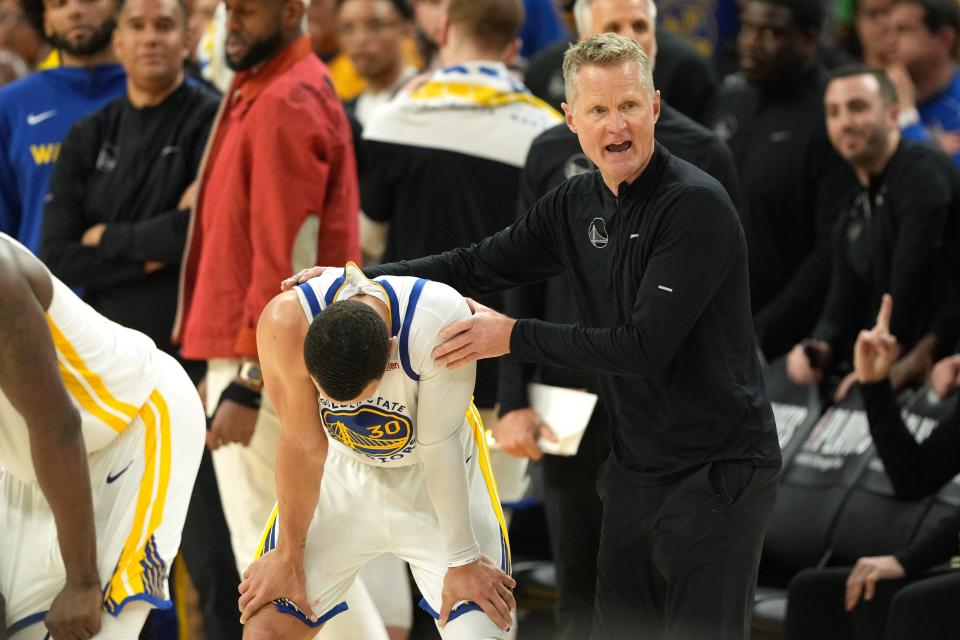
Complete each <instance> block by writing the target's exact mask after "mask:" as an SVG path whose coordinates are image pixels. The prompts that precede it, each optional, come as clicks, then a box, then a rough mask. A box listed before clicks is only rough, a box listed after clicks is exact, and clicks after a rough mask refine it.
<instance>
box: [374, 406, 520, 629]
mask: <svg viewBox="0 0 960 640" xmlns="http://www.w3.org/2000/svg"><path fill="white" fill-rule="evenodd" d="M474 424H475V425H476V429H473V426H474ZM470 426H471V433H469V434H467V435H466V436H465V438H464V447H465V451H464V460H468V461H469V462H468V463H467V464H468V471H467V473H468V482H469V485H468V486H469V497H468V500H469V504H470V511H471V521H472V523H473V527H474V537H475V539H476V540H477V543H478V544H479V546H480V553H481V554H483V555H484V556H486V557H488V558H489V559H491V560H492V561H493V562H494V563H495V564H497V565H498V566H500V567H501V568H502V569H503V570H504V571H505V572H507V573H510V546H509V542H508V540H507V537H506V522H505V520H504V517H503V512H502V510H501V508H500V500H499V497H498V495H497V486H496V481H495V479H494V477H493V472H492V470H491V468H490V460H489V457H488V455H487V450H486V445H485V443H484V442H483V439H482V431H481V430H480V425H479V420H476V421H474V422H472V423H471V425H470ZM411 473H412V475H411V477H410V479H409V481H408V483H409V486H402V487H400V491H398V492H397V496H404V495H406V496H413V497H414V499H412V500H409V501H408V502H407V503H406V504H402V503H400V502H399V500H400V498H399V497H398V500H397V501H398V506H396V507H395V508H394V509H393V510H392V511H393V519H392V520H391V526H392V530H393V531H394V538H395V539H396V543H395V544H396V549H395V553H396V554H397V555H398V556H399V557H401V558H403V559H404V560H406V561H407V562H409V563H410V570H411V572H412V573H413V577H414V580H415V581H416V583H417V586H418V587H419V588H420V592H421V593H422V594H423V599H422V600H421V601H420V604H419V606H420V608H422V609H423V610H424V611H426V612H427V613H429V614H430V615H431V617H433V618H434V620H439V617H440V612H439V609H440V605H441V602H442V592H443V580H444V576H445V575H446V572H447V563H446V557H445V556H444V553H443V548H444V543H443V536H442V534H441V532H440V526H439V523H438V522H437V520H436V512H435V511H434V510H433V506H432V504H431V503H430V502H429V499H428V497H427V493H426V491H425V490H424V489H423V488H422V486H419V485H418V484H417V483H421V484H422V482H423V476H422V472H420V471H419V470H416V469H415V470H413V471H412V472H411ZM411 513H413V514H415V515H411ZM440 634H441V637H442V638H443V639H444V640H451V639H460V638H471V640H479V639H486V638H495V639H497V640H506V639H507V638H509V637H510V632H509V631H504V630H502V629H500V628H499V627H498V626H497V625H496V624H495V623H494V622H493V621H492V620H491V619H490V618H489V617H488V616H487V615H486V614H485V613H484V612H483V611H482V610H481V609H480V608H479V607H478V606H477V605H476V604H473V603H466V604H462V605H460V606H459V607H458V608H456V609H454V611H453V612H452V613H451V615H450V619H449V622H448V623H447V625H446V626H445V627H444V628H443V629H441V630H440Z"/></svg>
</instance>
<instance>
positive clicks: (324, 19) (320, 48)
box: [307, 0, 340, 67]
mask: <svg viewBox="0 0 960 640" xmlns="http://www.w3.org/2000/svg"><path fill="white" fill-rule="evenodd" d="M307 33H309V35H310V46H311V47H313V52H314V53H315V54H317V57H319V58H320V59H321V60H323V62H324V63H325V64H326V65H327V66H328V67H329V66H330V61H331V60H333V58H334V57H335V56H336V55H337V54H339V53H340V36H339V35H338V34H337V2H336V0H311V2H310V4H308V5H307Z"/></svg>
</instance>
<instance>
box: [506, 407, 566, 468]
mask: <svg viewBox="0 0 960 640" xmlns="http://www.w3.org/2000/svg"><path fill="white" fill-rule="evenodd" d="M492 431H493V437H494V438H495V439H496V441H497V444H498V445H499V446H500V448H501V449H503V450H504V451H506V452H507V453H509V454H510V455H512V456H517V457H520V458H530V459H532V460H539V459H540V458H542V457H543V451H542V450H541V449H540V445H539V444H537V441H538V439H539V438H541V437H543V438H546V439H547V440H550V441H552V442H556V441H557V436H556V435H554V433H553V431H551V430H550V427H549V426H547V424H546V423H545V422H544V421H543V420H541V419H540V416H539V415H537V412H536V411H534V410H533V409H529V408H526V409H516V410H514V411H510V412H508V413H506V414H504V415H503V417H502V418H500V419H499V420H497V421H496V422H495V423H494V424H493V429H492Z"/></svg>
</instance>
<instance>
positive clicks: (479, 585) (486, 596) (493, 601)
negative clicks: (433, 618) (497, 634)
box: [440, 556, 517, 629]
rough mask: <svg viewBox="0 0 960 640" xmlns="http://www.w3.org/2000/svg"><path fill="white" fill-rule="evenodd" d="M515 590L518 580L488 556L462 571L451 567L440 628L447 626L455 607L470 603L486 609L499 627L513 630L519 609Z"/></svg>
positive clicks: (444, 586)
mask: <svg viewBox="0 0 960 640" xmlns="http://www.w3.org/2000/svg"><path fill="white" fill-rule="evenodd" d="M515 586H517V582H516V580H514V579H513V578H511V577H510V576H508V575H507V574H506V573H504V572H503V571H502V570H501V569H500V567H498V566H497V565H495V564H494V563H493V561H492V560H490V558H488V557H486V556H480V558H479V559H478V560H475V561H474V562H471V563H469V564H465V565H463V566H460V567H450V568H449V569H447V573H446V575H445V576H444V577H443V594H442V596H441V598H442V599H441V603H440V626H441V627H443V626H444V625H446V624H447V620H448V619H449V618H450V610H451V609H452V608H453V605H455V604H456V603H458V602H462V601H464V600H468V601H470V602H473V603H476V604H477V605H478V606H479V607H480V608H481V609H483V612H484V613H485V614H487V616H489V617H490V619H491V620H493V622H494V623H495V624H496V625H497V626H498V627H500V628H501V629H509V628H510V625H511V618H510V612H511V611H512V610H514V609H516V608H517V603H516V601H515V600H514V598H513V592H512V591H511V590H512V589H513V588H514V587H515Z"/></svg>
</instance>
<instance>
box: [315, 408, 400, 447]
mask: <svg viewBox="0 0 960 640" xmlns="http://www.w3.org/2000/svg"><path fill="white" fill-rule="evenodd" d="M320 417H321V418H322V419H323V424H324V426H325V427H326V428H327V433H329V434H330V437H332V438H333V439H335V440H336V441H337V442H340V443H341V444H343V445H344V446H347V447H350V448H351V449H353V450H354V451H357V452H359V453H363V454H366V455H368V456H376V457H378V458H380V457H385V456H391V455H394V454H397V453H400V452H401V451H403V449H404V448H405V447H406V446H407V445H409V444H410V442H411V440H412V438H413V425H412V423H411V422H410V418H408V417H406V416H404V415H402V414H400V413H394V412H392V411H383V410H382V409H375V408H373V407H368V406H364V407H359V408H356V409H342V410H333V409H327V408H322V409H321V410H320Z"/></svg>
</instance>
